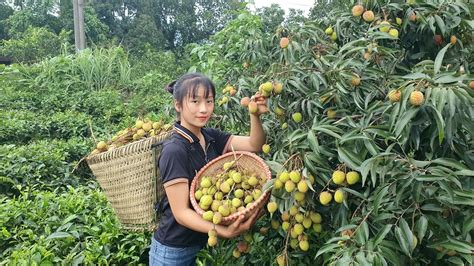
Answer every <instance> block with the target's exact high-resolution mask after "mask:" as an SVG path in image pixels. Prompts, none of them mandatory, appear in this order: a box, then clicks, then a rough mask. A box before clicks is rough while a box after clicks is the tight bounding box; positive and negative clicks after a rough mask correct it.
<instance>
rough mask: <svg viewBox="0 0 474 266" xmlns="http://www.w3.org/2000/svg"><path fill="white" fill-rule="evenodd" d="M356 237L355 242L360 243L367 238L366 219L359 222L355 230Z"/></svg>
mask: <svg viewBox="0 0 474 266" xmlns="http://www.w3.org/2000/svg"><path fill="white" fill-rule="evenodd" d="M356 239H357V242H359V243H360V244H362V245H364V244H365V242H366V241H367V240H368V239H369V226H368V225H367V222H366V221H363V222H362V223H361V224H360V226H359V229H358V230H357V232H356Z"/></svg>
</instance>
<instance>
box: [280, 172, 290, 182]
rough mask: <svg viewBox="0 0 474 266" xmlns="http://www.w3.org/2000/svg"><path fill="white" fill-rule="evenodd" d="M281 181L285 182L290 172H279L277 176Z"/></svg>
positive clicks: (288, 178)
mask: <svg viewBox="0 0 474 266" xmlns="http://www.w3.org/2000/svg"><path fill="white" fill-rule="evenodd" d="M278 179H280V181H281V182H282V183H285V182H286V181H288V180H290V174H289V173H288V172H286V171H284V172H281V174H280V176H279V177H278Z"/></svg>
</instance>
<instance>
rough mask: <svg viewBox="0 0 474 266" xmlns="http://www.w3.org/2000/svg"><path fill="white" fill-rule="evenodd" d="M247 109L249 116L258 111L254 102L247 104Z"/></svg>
mask: <svg viewBox="0 0 474 266" xmlns="http://www.w3.org/2000/svg"><path fill="white" fill-rule="evenodd" d="M248 108H249V112H250V113H251V114H255V113H257V111H258V105H257V103H256V102H249V104H248Z"/></svg>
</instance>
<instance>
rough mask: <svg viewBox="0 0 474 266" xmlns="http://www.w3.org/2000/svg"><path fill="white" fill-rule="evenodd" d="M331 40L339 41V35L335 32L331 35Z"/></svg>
mask: <svg viewBox="0 0 474 266" xmlns="http://www.w3.org/2000/svg"><path fill="white" fill-rule="evenodd" d="M331 40H333V41H337V33H336V32H333V33H332V34H331Z"/></svg>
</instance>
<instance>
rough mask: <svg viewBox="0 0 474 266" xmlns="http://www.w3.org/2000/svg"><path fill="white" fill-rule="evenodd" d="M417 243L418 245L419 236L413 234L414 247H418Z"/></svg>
mask: <svg viewBox="0 0 474 266" xmlns="http://www.w3.org/2000/svg"><path fill="white" fill-rule="evenodd" d="M416 245H418V238H416V236H415V234H413V247H416Z"/></svg>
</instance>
